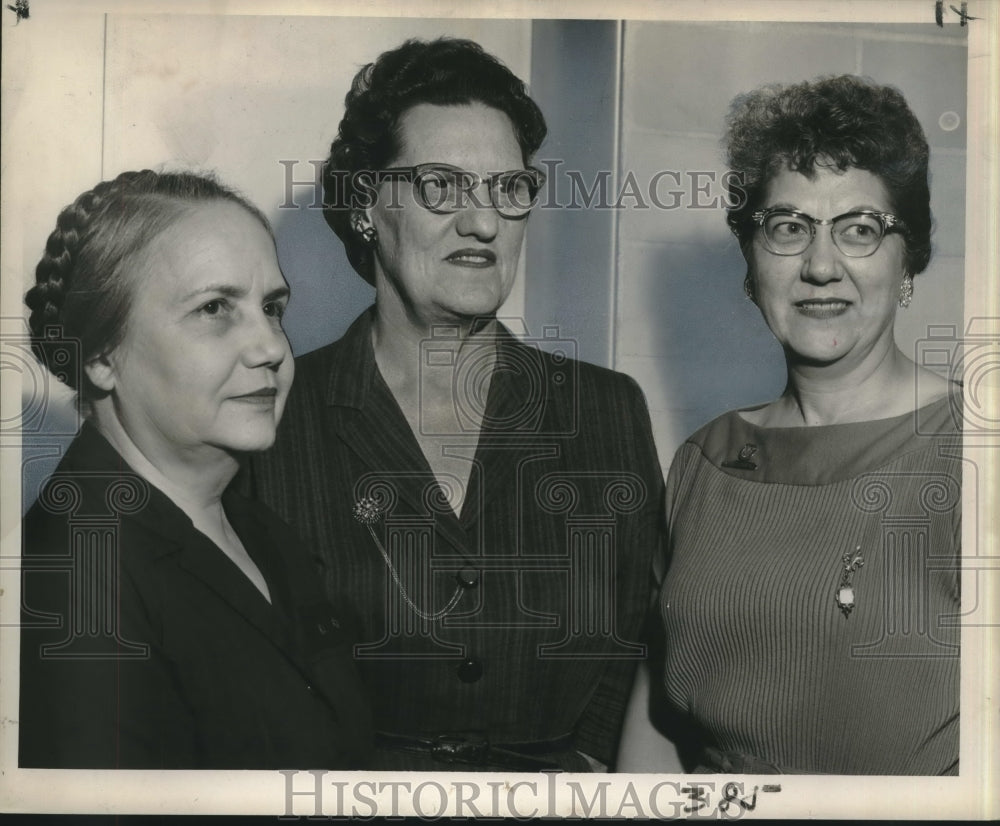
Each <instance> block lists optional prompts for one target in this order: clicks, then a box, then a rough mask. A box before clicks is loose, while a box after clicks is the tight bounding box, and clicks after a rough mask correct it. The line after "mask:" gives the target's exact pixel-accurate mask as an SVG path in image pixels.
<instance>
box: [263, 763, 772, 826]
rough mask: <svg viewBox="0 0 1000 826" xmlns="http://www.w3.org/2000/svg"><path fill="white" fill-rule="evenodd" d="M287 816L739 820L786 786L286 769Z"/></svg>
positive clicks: (554, 774) (554, 775)
mask: <svg viewBox="0 0 1000 826" xmlns="http://www.w3.org/2000/svg"><path fill="white" fill-rule="evenodd" d="M281 774H283V775H284V776H285V796H284V807H283V809H284V813H283V814H282V816H281V818H280V819H282V820H299V819H301V818H307V819H309V820H317V819H328V820H340V819H348V818H360V819H366V818H372V817H375V816H379V817H405V816H411V817H417V818H420V819H421V820H438V819H440V818H443V817H477V818H501V817H509V818H513V819H515V820H530V819H538V818H543V819H547V818H554V819H562V818H566V817H574V818H575V817H586V818H595V819H601V820H607V819H618V818H636V819H639V820H648V819H654V818H655V819H657V820H667V819H677V818H698V819H711V820H736V819H738V818H740V817H742V816H743V815H745V814H747V813H755V814H758V815H759V814H760V812H759V811H756V810H757V809H758V806H759V805H760V804H762V803H763V802H764V801H765V800H766V799H767V797H768V796H769V795H773V794H776V793H780V792H781V785H780V784H777V783H771V784H753V785H751V784H750V783H749V782H743V781H737V780H731V781H721V780H720V781H718V782H716V781H714V780H710V781H695V780H658V779H651V780H650V781H649V782H638V781H637V782H631V781H630V782H626V783H620V782H619V783H615V782H613V781H611V780H599V779H593V780H591V779H587V780H580V779H574V776H573V775H566V774H561V773H558V772H543V773H542V776H541V777H532V779H518V780H513V781H512V780H511V779H509V778H507V779H502V780H482V779H480V780H446V779H440V780H438V779H432V780H430V779H429V780H386V781H382V780H367V779H366V780H344V779H343V775H335V774H332V773H330V772H325V771H293V770H287V771H282V772H281Z"/></svg>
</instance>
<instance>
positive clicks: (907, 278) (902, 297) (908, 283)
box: [899, 273, 913, 310]
mask: <svg viewBox="0 0 1000 826" xmlns="http://www.w3.org/2000/svg"><path fill="white" fill-rule="evenodd" d="M912 299H913V276H911V275H910V274H909V273H907V274H906V275H904V276H903V281H902V283H901V284H900V285H899V306H900V307H902V308H903V309H904V310H905V309H906V308H907V307H909V306H910V301H911V300H912Z"/></svg>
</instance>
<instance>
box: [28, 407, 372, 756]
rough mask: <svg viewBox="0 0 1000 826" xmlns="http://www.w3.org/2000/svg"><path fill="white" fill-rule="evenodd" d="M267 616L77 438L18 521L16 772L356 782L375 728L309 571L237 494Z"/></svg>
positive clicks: (115, 461) (150, 499)
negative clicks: (331, 777) (317, 774)
mask: <svg viewBox="0 0 1000 826" xmlns="http://www.w3.org/2000/svg"><path fill="white" fill-rule="evenodd" d="M223 504H224V507H225V510H226V515H227V517H228V518H229V520H230V522H231V524H232V526H233V528H234V529H235V530H236V532H237V534H238V535H239V537H240V539H241V540H242V542H243V544H244V546H245V547H246V550H247V552H248V553H249V554H250V556H251V558H252V559H253V560H254V562H255V563H256V564H257V566H258V568H259V569H260V571H261V573H262V575H263V576H264V578H265V580H266V581H267V584H268V589H269V591H270V595H271V600H272V602H271V604H269V603H268V602H267V600H266V599H265V598H264V597H263V595H262V594H261V593H260V592H259V591H258V590H257V589H256V588H255V587H254V586H253V585H252V584H251V582H250V581H249V580H248V579H247V577H246V576H245V575H244V574H243V573H242V572H241V571H240V570H239V569H238V568H237V567H236V566H235V564H233V563H232V562H231V561H230V560H229V558H228V557H226V556H225V554H223V552H222V551H221V550H220V549H219V548H218V547H216V546H215V545H214V544H213V543H212V542H211V541H210V540H209V539H208V538H207V537H205V536H204V535H203V534H201V533H200V532H198V531H197V530H195V528H194V526H193V525H192V523H191V520H190V519H189V518H188V517H187V516H186V515H185V514H184V513H183V512H182V511H181V510H180V509H179V508H178V507H177V506H176V505H175V504H174V503H173V502H171V501H170V500H169V499H168V498H167V497H166V496H165V495H164V494H163V493H161V492H160V491H159V490H157V489H156V488H155V487H153V486H152V485H149V484H148V483H147V482H145V481H144V480H143V479H142V478H141V477H139V476H138V475H136V474H135V473H134V472H133V471H132V470H131V469H130V468H129V467H128V466H127V465H126V464H125V463H124V461H123V460H122V459H121V457H120V456H119V455H118V453H117V452H116V451H115V450H114V449H113V448H112V447H111V445H110V444H109V443H108V442H107V441H106V440H105V439H104V438H103V437H102V436H101V435H100V434H99V433H98V432H97V431H96V429H94V428H93V427H91V426H90V425H85V426H84V428H83V431H82V432H81V434H80V436H79V437H78V438H77V439H76V441H75V442H74V443H73V444H72V445H71V446H70V448H69V450H68V451H67V453H66V456H65V457H64V459H63V460H62V462H61V463H60V465H59V468H58V469H57V471H56V473H55V474H54V475H53V476H52V477H51V479H50V480H49V481H48V482H47V484H46V486H45V488H44V489H43V491H42V494H41V496H40V497H39V500H38V502H36V504H35V505H34V506H33V507H32V508H31V510H30V511H29V513H28V514H27V516H26V517H25V520H24V555H23V568H24V576H23V580H22V581H23V594H22V626H23V627H22V632H21V701H20V725H19V732H20V734H19V750H20V759H19V762H20V765H21V766H22V767H48V768H130V769H145V768H175V769H199V768H205V769H207V768H213V769H237V768H245V769H276V768H324V769H333V768H357V767H359V766H361V765H363V764H365V763H366V762H367V761H368V760H369V751H370V748H371V729H370V716H369V712H368V709H367V706H366V700H365V699H364V695H363V692H362V690H361V687H360V685H359V683H358V681H357V676H356V673H355V669H354V667H353V663H352V662H351V657H350V639H349V638H348V636H347V634H346V633H345V632H346V629H345V628H344V627H342V623H341V622H340V618H339V614H338V612H337V610H336V608H335V607H332V606H330V605H329V604H328V603H327V601H326V600H325V598H324V597H323V595H322V593H321V591H320V589H319V585H318V579H317V576H316V565H315V561H314V560H313V559H312V558H311V557H310V556H309V555H308V554H307V553H306V552H305V550H304V549H303V547H302V546H301V545H300V544H299V543H298V541H297V540H295V539H294V538H293V536H292V535H291V532H290V531H289V530H288V527H287V526H286V525H285V524H284V523H282V522H281V521H280V520H279V519H278V518H277V517H275V516H273V515H272V514H271V513H269V512H268V511H267V509H265V508H263V507H261V506H260V505H258V504H257V503H254V502H250V501H248V500H246V499H244V498H242V497H241V496H239V495H238V494H236V493H235V492H233V491H232V490H230V491H227V493H226V494H225V495H224V497H223Z"/></svg>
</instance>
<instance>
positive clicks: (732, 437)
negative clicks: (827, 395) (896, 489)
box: [688, 392, 962, 485]
mask: <svg viewBox="0 0 1000 826" xmlns="http://www.w3.org/2000/svg"><path fill="white" fill-rule="evenodd" d="M747 409H753V408H747ZM740 413H741V411H740V410H733V411H730V412H729V413H725V414H723V415H722V416H720V417H719V418H717V419H715V420H714V421H712V422H710V423H709V424H708V425H706V426H705V427H703V428H702V429H701V430H699V431H698V432H697V433H695V434H694V435H692V436H691V438H690V439H689V440H688V441H689V442H691V443H693V444H695V445H697V446H698V447H699V448H700V449H701V452H702V454H703V455H704V456H705V458H706V459H708V461H709V462H711V464H712V465H714V466H715V467H716V468H717V469H718V470H720V471H721V472H722V473H725V474H727V475H729V476H734V477H737V478H741V479H746V480H747V481H754V482H764V483H776V484H793V485H796V484H798V485H824V484H831V483H834V482H839V481H843V480H846V479H852V478H854V477H856V476H858V475H860V474H862V473H865V472H869V471H873V470H876V469H878V468H881V467H884V466H885V465H887V464H889V463H890V462H893V461H895V460H897V459H899V458H900V457H902V456H904V455H905V454H906V453H909V452H911V451H914V450H922V449H925V448H927V447H928V446H930V445H932V444H935V445H938V446H939V447H940V442H941V440H942V439H946V440H950V441H951V443H952V444H953V445H954V450H955V452H956V453H957V454H960V450H961V430H960V427H961V415H962V406H961V393H960V392H955V393H950V394H948V395H946V396H942V397H941V398H939V399H936V400H935V401H933V402H930V403H928V404H926V405H924V406H922V407H919V408H917V409H915V410H911V411H909V412H907V413H903V414H901V415H898V416H891V417H888V418H885V419H872V420H870V421H861V422H843V423H839V424H827V425H810V426H796V427H765V426H762V425H757V424H754V423H752V422H749V421H747V420H746V419H744V418H743V416H742V415H740Z"/></svg>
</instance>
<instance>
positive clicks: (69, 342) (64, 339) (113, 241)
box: [24, 169, 271, 400]
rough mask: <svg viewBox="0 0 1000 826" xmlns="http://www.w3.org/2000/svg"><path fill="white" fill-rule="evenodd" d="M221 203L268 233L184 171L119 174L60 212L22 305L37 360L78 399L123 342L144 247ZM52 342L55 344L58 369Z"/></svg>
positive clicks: (215, 186)
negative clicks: (93, 365)
mask: <svg viewBox="0 0 1000 826" xmlns="http://www.w3.org/2000/svg"><path fill="white" fill-rule="evenodd" d="M219 200H222V201H229V202H232V203H236V204H238V205H240V206H241V207H243V208H244V209H246V210H247V211H248V212H249V213H250V214H251V215H253V216H254V217H255V218H257V220H259V221H260V222H261V224H262V225H263V226H264V227H265V229H267V230H268V232H269V233H270V232H271V228H270V225H269V223H268V221H267V219H266V218H265V217H264V215H263V214H262V213H261V212H260V210H258V209H257V208H256V207H255V206H253V205H252V204H251V203H250V202H249V201H247V200H246V199H245V198H243V197H242V196H241V195H239V194H237V193H236V192H235V191H234V190H232V189H230V188H228V187H226V186H224V185H223V184H221V183H219V182H218V181H217V180H215V179H214V178H212V177H210V176H206V175H199V174H194V173H190V172H154V171H153V170H150V169H144V170H142V171H140V172H123V173H122V174H121V175H119V176H118V177H117V178H115V179H114V180H112V181H104V182H102V183H99V184H98V185H97V186H95V187H94V188H93V189H91V190H89V191H87V192H84V193H83V194H82V195H80V196H79V197H78V198H77V199H76V200H75V201H74V202H73V203H72V204H70V205H69V206H68V207H66V208H65V209H63V210H62V212H60V213H59V217H58V219H57V220H56V228H55V229H54V230H53V231H52V233H51V234H50V235H49V237H48V240H47V241H46V244H45V253H44V255H43V256H42V259H41V261H39V262H38V266H37V267H36V268H35V286H34V287H32V288H31V289H30V290H28V292H27V294H26V295H25V299H24V301H25V304H26V305H27V306H28V308H29V309H30V311H31V313H30V316H29V319H28V326H29V328H30V330H31V338H32V349H33V350H34V352H35V355H36V356H37V357H38V358H39V360H40V361H41V362H42V363H43V364H45V366H46V367H47V368H48V369H49V370H50V372H52V373H53V374H54V375H56V376H57V377H58V378H59V379H60V380H62V381H65V382H66V383H67V384H68V385H69V386H70V387H72V388H73V389H74V390H78V391H80V393H81V397H82V398H84V400H86V398H87V397H89V396H91V395H93V394H95V393H97V392H98V391H97V389H96V388H95V387H93V386H92V385H90V383H89V382H88V381H87V379H86V376H85V373H84V370H83V366H84V365H85V364H87V363H88V362H90V361H91V360H92V359H94V358H97V357H99V356H101V355H103V354H105V353H109V352H111V351H112V350H113V349H114V348H115V347H116V346H117V345H118V344H119V343H120V342H121V340H122V337H123V335H124V332H125V325H126V322H127V319H128V313H129V309H130V307H131V300H132V295H133V292H134V287H135V284H136V276H137V273H138V271H140V270H142V264H143V258H142V256H143V254H144V253H145V252H146V250H147V249H148V248H149V245H150V243H151V242H152V241H153V240H154V239H155V238H157V237H158V236H159V235H160V234H161V233H162V232H164V231H165V230H166V229H168V228H169V227H170V226H172V225H173V224H174V223H176V222H177V220H179V219H180V218H181V217H182V216H183V215H185V214H186V213H187V212H188V211H189V210H190V209H191V207H192V206H194V205H195V204H197V203H199V202H202V203H204V202H209V201H219ZM53 340H56V341H58V342H59V345H60V346H59V350H58V352H59V360H58V361H59V363H58V365H56V364H55V363H54V362H55V360H54V359H53V357H52V352H53V350H52V347H51V344H52V342H53Z"/></svg>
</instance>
